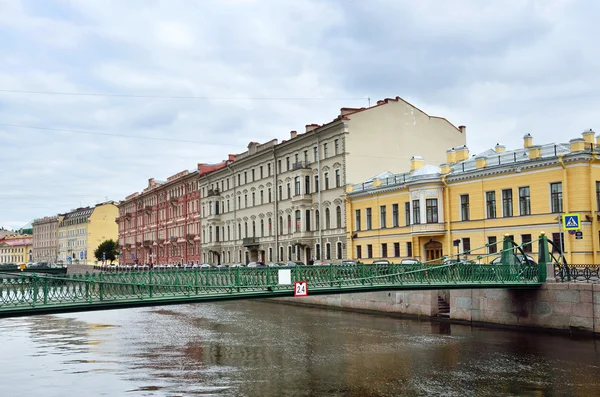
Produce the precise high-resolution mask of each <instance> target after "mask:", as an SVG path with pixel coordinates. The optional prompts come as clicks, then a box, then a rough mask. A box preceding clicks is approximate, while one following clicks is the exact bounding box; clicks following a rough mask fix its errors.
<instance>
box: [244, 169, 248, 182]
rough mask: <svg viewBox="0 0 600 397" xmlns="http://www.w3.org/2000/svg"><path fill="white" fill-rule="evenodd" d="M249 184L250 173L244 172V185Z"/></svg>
mask: <svg viewBox="0 0 600 397" xmlns="http://www.w3.org/2000/svg"><path fill="white" fill-rule="evenodd" d="M246 183H248V172H246V171H244V184H246Z"/></svg>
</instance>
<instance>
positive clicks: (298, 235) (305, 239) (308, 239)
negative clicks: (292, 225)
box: [293, 231, 314, 245]
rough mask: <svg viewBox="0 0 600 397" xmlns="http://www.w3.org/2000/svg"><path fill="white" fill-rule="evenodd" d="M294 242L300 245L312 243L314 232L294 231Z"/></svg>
mask: <svg viewBox="0 0 600 397" xmlns="http://www.w3.org/2000/svg"><path fill="white" fill-rule="evenodd" d="M293 242H294V243H296V244H300V245H312V243H313V242H314V232H306V231H303V232H294V235H293Z"/></svg>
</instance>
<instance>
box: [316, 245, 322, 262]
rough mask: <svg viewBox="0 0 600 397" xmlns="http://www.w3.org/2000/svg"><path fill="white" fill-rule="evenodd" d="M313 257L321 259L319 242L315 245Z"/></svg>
mask: <svg viewBox="0 0 600 397" xmlns="http://www.w3.org/2000/svg"><path fill="white" fill-rule="evenodd" d="M315 258H317V260H318V261H320V260H321V244H317V245H315Z"/></svg>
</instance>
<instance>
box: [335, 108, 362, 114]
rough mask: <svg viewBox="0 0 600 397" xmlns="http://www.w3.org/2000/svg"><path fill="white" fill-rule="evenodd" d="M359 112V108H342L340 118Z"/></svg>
mask: <svg viewBox="0 0 600 397" xmlns="http://www.w3.org/2000/svg"><path fill="white" fill-rule="evenodd" d="M359 110H360V109H359V108H341V109H340V116H345V115H347V114H350V113H354V112H357V111H359Z"/></svg>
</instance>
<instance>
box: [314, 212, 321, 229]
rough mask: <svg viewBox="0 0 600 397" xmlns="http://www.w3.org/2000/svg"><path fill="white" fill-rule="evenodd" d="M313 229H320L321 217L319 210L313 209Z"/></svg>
mask: <svg viewBox="0 0 600 397" xmlns="http://www.w3.org/2000/svg"><path fill="white" fill-rule="evenodd" d="M315 230H321V217H320V216H319V210H315Z"/></svg>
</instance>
